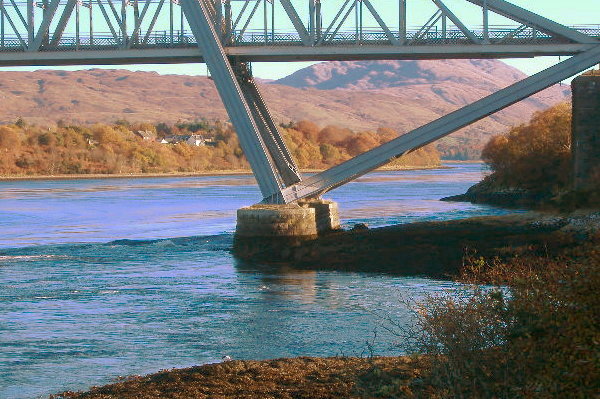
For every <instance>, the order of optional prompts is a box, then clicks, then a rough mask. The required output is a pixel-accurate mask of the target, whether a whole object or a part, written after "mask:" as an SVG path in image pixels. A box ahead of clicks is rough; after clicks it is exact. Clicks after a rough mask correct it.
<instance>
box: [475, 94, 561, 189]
mask: <svg viewBox="0 0 600 399" xmlns="http://www.w3.org/2000/svg"><path fill="white" fill-rule="evenodd" d="M571 115H572V114H571V105H570V104H567V103H564V104H560V105H557V106H555V107H553V108H550V109H548V110H546V111H543V112H539V113H537V114H535V115H534V116H533V118H532V119H531V121H530V122H529V123H528V124H525V125H521V126H517V127H514V128H512V129H511V130H510V131H509V132H508V133H507V134H505V135H499V136H495V137H493V138H492V139H491V140H490V142H489V143H488V144H487V145H486V146H485V148H484V149H483V152H482V159H483V160H484V161H485V162H486V163H487V164H488V165H489V166H490V169H491V170H492V175H491V176H490V177H489V179H490V180H491V181H493V182H494V184H495V185H496V186H500V187H511V188H523V189H527V190H532V191H544V192H553V193H557V192H559V191H561V190H564V189H565V188H568V187H569V185H570V181H571V169H572V168H571Z"/></svg>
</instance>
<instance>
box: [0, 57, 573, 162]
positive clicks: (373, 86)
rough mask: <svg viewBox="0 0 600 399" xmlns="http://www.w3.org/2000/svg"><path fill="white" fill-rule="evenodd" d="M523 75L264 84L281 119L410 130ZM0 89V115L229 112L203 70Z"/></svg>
mask: <svg viewBox="0 0 600 399" xmlns="http://www.w3.org/2000/svg"><path fill="white" fill-rule="evenodd" d="M522 77H524V75H523V74H522V73H521V72H519V71H517V70H516V69H514V68H511V67H509V66H507V65H506V64H504V63H502V62H500V61H481V60H450V61H368V62H327V63H320V64H316V65H313V66H311V67H308V68H305V69H303V70H300V71H298V72H296V73H294V74H292V75H290V76H289V77H287V78H284V79H281V80H279V81H276V82H271V83H262V84H261V86H262V88H263V91H264V96H265V97H266V99H267V101H268V103H269V104H270V106H271V108H272V111H273V115H274V116H275V118H276V119H277V120H278V121H280V122H288V121H290V120H293V121H298V120H304V119H307V120H311V121H313V122H315V123H317V124H318V125H321V126H325V125H330V124H331V125H338V126H341V127H347V128H350V129H354V130H376V129H377V128H378V127H389V128H393V129H396V130H398V131H400V132H406V131H409V130H411V129H412V128H415V127H417V126H419V125H421V124H423V123H426V122H428V121H431V120H433V119H435V118H437V117H439V116H441V115H443V114H446V113H448V112H450V111H452V110H454V109H456V108H458V107H460V106H462V105H464V104H466V103H469V102H471V101H474V100H476V99H478V98H481V97H483V96H485V95H487V94H490V93H491V92H493V91H495V90H497V89H498V88H501V87H504V86H506V85H508V84H510V83H513V82H514V81H516V80H518V79H520V78H522ZM568 94H569V92H568V90H566V89H564V88H558V87H555V88H551V89H549V90H546V91H545V92H543V93H541V94H539V95H537V96H536V97H534V98H532V99H529V100H525V101H523V102H521V103H519V104H516V105H514V106H512V107H510V108H508V109H506V110H504V111H502V112H500V113H498V114H496V115H494V116H492V117H490V118H488V119H487V120H485V121H483V122H480V123H478V124H475V125H473V126H470V127H468V128H466V129H463V130H462V131H460V132H457V133H456V134H454V135H452V136H451V137H450V138H447V139H445V140H444V141H442V142H440V143H439V144H438V148H440V149H441V150H442V152H443V154H444V155H445V156H446V157H450V158H452V157H461V156H464V153H470V154H471V155H472V154H473V153H474V152H476V151H478V150H480V149H481V148H482V147H483V145H484V144H485V142H487V140H488V139H489V137H491V136H493V135H494V134H497V133H500V132H504V131H506V130H508V128H509V127H510V126H512V125H515V124H520V123H523V122H525V121H527V120H528V119H529V118H530V117H531V115H532V114H533V113H534V112H535V111H538V110H541V109H544V108H547V107H548V106H550V105H553V104H555V103H557V102H560V101H564V100H565V99H567V98H568ZM0 95H1V96H2V98H3V99H4V101H3V107H2V109H0V122H14V121H15V120H16V119H17V118H18V117H23V118H24V119H25V120H26V121H28V122H31V123H37V124H47V123H52V122H56V121H57V120H60V119H62V120H63V121H66V122H69V123H77V124H86V123H96V122H112V121H115V120H118V119H127V120H129V121H132V122H167V123H173V122H175V121H178V120H184V121H191V120H196V119H200V118H207V119H210V120H214V119H221V120H226V119H227V115H226V113H225V110H224V108H223V106H222V104H221V102H220V101H218V96H217V92H216V89H215V87H214V84H213V82H212V81H211V80H210V79H209V78H207V77H203V76H185V75H159V74H157V73H154V72H131V71H126V70H100V69H91V70H82V71H73V72H67V71H44V70H40V71H34V72H1V73H0Z"/></svg>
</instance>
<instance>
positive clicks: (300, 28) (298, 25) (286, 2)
mask: <svg viewBox="0 0 600 399" xmlns="http://www.w3.org/2000/svg"><path fill="white" fill-rule="evenodd" d="M279 1H280V2H281V5H282V6H283V9H284V10H285V12H286V14H287V15H288V17H289V18H290V21H292V25H294V28H295V29H296V32H298V34H299V35H300V40H302V43H304V45H305V46H312V44H313V42H311V40H310V35H309V34H308V31H307V30H306V27H305V26H304V24H303V23H302V20H301V19H300V17H299V16H298V13H297V12H296V9H295V8H294V6H293V5H292V2H291V1H290V0H279Z"/></svg>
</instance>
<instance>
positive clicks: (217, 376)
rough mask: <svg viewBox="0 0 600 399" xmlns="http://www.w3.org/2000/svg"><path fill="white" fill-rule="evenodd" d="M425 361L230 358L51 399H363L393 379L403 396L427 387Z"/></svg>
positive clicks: (121, 381)
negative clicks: (422, 380) (422, 375)
mask: <svg viewBox="0 0 600 399" xmlns="http://www.w3.org/2000/svg"><path fill="white" fill-rule="evenodd" d="M424 369H425V362H424V361H423V360H422V359H421V358H420V357H416V356H413V357H411V356H398V357H379V356H377V357H365V358H356V357H293V358H280V359H271V360H258V361H257V360H230V361H224V362H221V363H212V364H205V365H201V366H194V367H189V368H183V369H171V370H163V371H159V372H157V373H152V374H148V375H145V376H130V377H126V378H124V379H120V380H118V381H117V382H114V383H111V384H108V385H104V386H100V387H91V388H90V389H89V390H88V391H79V392H72V391H67V392H62V393H57V394H54V395H51V396H50V398H51V399H67V398H69V399H79V398H81V399H84V398H85V399H155V398H170V399H189V398H212V399H233V398H235V399H256V398H279V399H333V398H340V399H342V398H343V399H362V398H364V395H363V394H364V393H366V392H369V390H370V388H371V387H372V386H373V385H377V384H380V385H381V384H382V378H384V379H385V381H389V383H390V384H389V385H390V388H391V389H393V390H394V391H397V392H411V391H412V390H422V389H423V388H425V387H424V386H423V384H422V383H421V381H420V378H419V377H420V375H421V374H422V372H423V370H424Z"/></svg>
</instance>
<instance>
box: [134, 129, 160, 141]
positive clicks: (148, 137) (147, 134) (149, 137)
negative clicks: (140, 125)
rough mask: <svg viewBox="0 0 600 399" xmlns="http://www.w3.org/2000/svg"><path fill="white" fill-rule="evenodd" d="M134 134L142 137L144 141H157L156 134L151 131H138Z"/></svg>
mask: <svg viewBox="0 0 600 399" xmlns="http://www.w3.org/2000/svg"><path fill="white" fill-rule="evenodd" d="M134 134H135V135H136V136H138V137H141V139H142V140H144V141H154V140H156V134H155V133H154V132H152V131H151V130H138V131H136V132H135V133H134Z"/></svg>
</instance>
